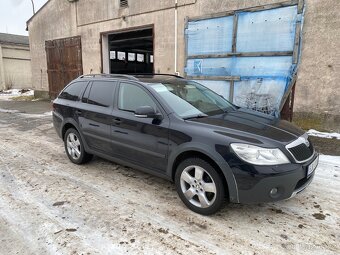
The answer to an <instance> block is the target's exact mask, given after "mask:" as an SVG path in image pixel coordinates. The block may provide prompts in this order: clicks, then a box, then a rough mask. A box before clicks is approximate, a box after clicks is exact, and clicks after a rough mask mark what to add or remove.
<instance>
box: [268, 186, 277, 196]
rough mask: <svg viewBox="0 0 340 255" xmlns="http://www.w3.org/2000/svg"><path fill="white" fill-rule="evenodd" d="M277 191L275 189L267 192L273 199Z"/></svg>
mask: <svg viewBox="0 0 340 255" xmlns="http://www.w3.org/2000/svg"><path fill="white" fill-rule="evenodd" d="M277 192H278V189H277V188H272V189H271V190H270V192H269V194H270V196H271V197H275V196H276V195H277Z"/></svg>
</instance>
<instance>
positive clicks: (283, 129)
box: [191, 108, 304, 143]
mask: <svg viewBox="0 0 340 255" xmlns="http://www.w3.org/2000/svg"><path fill="white" fill-rule="evenodd" d="M191 121H194V122H198V123H202V124H208V125H213V126H218V127H222V128H227V129H233V130H235V131H239V132H242V133H244V132H246V133H248V134H249V136H250V137H251V135H257V136H262V137H265V138H269V139H273V140H276V141H280V142H284V143H289V142H291V141H293V140H296V139H297V138H298V137H299V136H301V135H303V134H304V131H303V130H301V129H300V128H298V127H296V126H295V125H293V124H291V123H290V122H288V121H284V120H280V119H278V118H275V117H273V116H270V115H267V114H263V113H258V112H255V111H251V110H247V109H242V108H240V109H237V110H235V111H231V112H227V113H224V114H219V115H214V116H208V117H204V118H196V119H192V120H191ZM220 132H221V131H219V133H220ZM222 132H223V131H222ZM243 136H244V135H243Z"/></svg>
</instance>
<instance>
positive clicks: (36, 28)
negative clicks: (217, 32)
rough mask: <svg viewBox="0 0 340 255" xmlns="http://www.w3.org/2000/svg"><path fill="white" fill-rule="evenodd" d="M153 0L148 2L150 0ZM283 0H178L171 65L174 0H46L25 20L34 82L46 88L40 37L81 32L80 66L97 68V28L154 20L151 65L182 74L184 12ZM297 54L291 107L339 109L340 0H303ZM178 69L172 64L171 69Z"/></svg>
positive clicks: (87, 70) (208, 11) (338, 111)
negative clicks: (122, 4)
mask: <svg viewBox="0 0 340 255" xmlns="http://www.w3.org/2000/svg"><path fill="white" fill-rule="evenodd" d="M151 2H152V4H151ZM277 2H282V0H228V1H221V0H178V6H179V7H178V54H177V57H178V63H177V68H175V64H174V63H175V57H174V52H175V39H174V35H175V27H174V24H175V21H174V17H175V10H174V8H173V7H174V6H175V0H159V1H148V0H130V1H129V8H124V9H120V8H119V6H118V5H119V1H118V0H102V1H96V0H88V1H79V2H76V3H69V2H68V1H66V0H50V1H49V2H48V3H47V5H46V6H45V7H44V8H43V9H42V10H41V11H40V12H39V13H38V14H37V15H36V16H35V17H33V19H32V20H31V21H29V22H28V28H29V34H30V44H31V54H32V66H33V68H32V72H33V77H40V78H34V79H33V87H34V88H35V89H41V90H45V91H47V90H48V83H47V73H46V54H45V47H44V44H45V41H46V40H51V39H57V38H65V37H70V36H75V35H80V36H81V38H82V54H83V71H84V73H85V74H86V73H90V72H93V73H97V72H100V71H101V66H102V63H101V49H100V47H101V44H100V33H101V32H107V31H112V30H121V29H128V28H134V27H139V26H146V25H151V24H153V25H154V34H155V40H154V46H155V52H154V56H155V58H154V66H155V71H156V72H163V73H174V72H175V71H179V72H180V73H181V74H183V70H184V65H185V59H184V56H185V43H184V26H185V22H184V21H185V18H186V17H187V16H188V17H195V16H201V15H205V14H213V13H217V12H223V11H230V10H237V9H243V8H248V7H253V6H258V5H265V4H271V3H277ZM305 2H306V13H305V26H304V33H303V36H304V37H303V45H302V59H301V66H300V70H299V74H298V80H297V88H296V98H295V111H297V112H304V111H306V112H316V113H322V112H324V111H331V112H332V113H333V114H340V100H338V98H339V97H340V90H339V89H338V84H340V75H339V68H340V64H339V60H340V56H339V54H340V53H339V52H340V48H339V47H336V45H337V43H338V42H339V41H340V38H339V37H340V31H339V29H340V15H338V13H337V10H339V8H340V1H334V0H322V1H321V0H305ZM175 69H177V70H175Z"/></svg>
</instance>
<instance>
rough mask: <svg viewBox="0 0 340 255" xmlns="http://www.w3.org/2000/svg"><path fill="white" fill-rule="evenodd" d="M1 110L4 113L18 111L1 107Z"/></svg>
mask: <svg viewBox="0 0 340 255" xmlns="http://www.w3.org/2000/svg"><path fill="white" fill-rule="evenodd" d="M0 112H4V113H18V112H19V111H18V110H8V109H2V108H0Z"/></svg>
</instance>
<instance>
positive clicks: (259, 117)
mask: <svg viewBox="0 0 340 255" xmlns="http://www.w3.org/2000/svg"><path fill="white" fill-rule="evenodd" d="M86 79H87V78H82V80H86ZM98 79H100V78H98ZM105 79H106V80H111V81H114V82H117V84H116V85H115V86H116V88H115V93H114V95H115V96H114V97H115V100H113V101H114V104H112V105H111V106H110V107H109V108H103V107H100V106H93V105H88V104H85V103H83V102H81V95H82V94H83V93H84V91H85V88H84V89H83V91H82V92H81V95H80V98H79V100H78V101H76V102H70V101H68V100H65V99H58V98H57V99H56V100H55V101H54V111H53V122H54V126H55V128H56V130H57V132H58V134H59V136H60V137H61V138H63V134H64V133H65V129H66V128H67V127H68V126H69V125H73V126H74V127H75V128H76V129H77V130H78V131H79V133H80V135H81V137H82V140H83V141H84V146H85V150H86V151H87V152H88V153H91V154H95V155H97V156H100V157H103V158H106V159H109V160H112V161H115V162H117V163H120V164H123V165H127V166H130V167H133V168H137V169H140V170H143V171H146V172H148V173H151V174H153V175H156V176H159V177H162V178H166V179H168V180H173V176H174V171H175V169H174V166H175V165H176V159H177V158H178V157H179V156H180V155H181V154H182V153H186V152H197V153H201V154H204V155H205V156H206V157H209V158H210V159H211V160H213V161H214V162H215V163H216V164H217V166H218V167H219V168H220V170H221V171H222V173H223V175H224V178H225V181H226V183H227V186H228V195H229V200H230V201H231V202H236V203H239V202H240V203H255V202H268V201H276V200H281V199H285V198H288V197H290V196H291V195H292V193H293V192H294V190H295V188H296V186H297V183H298V182H299V181H300V180H303V179H304V178H306V177H305V175H306V167H307V166H308V165H309V164H310V163H311V162H312V161H313V160H314V159H315V158H316V157H317V155H316V154H315V155H314V157H313V158H312V159H310V160H309V161H307V162H305V163H304V164H297V163H291V164H285V165H275V166H257V165H251V164H248V163H246V162H244V161H243V160H241V159H239V158H238V157H237V156H236V155H235V153H234V152H233V151H232V150H231V148H230V146H229V145H230V144H231V143H237V142H238V143H248V144H253V145H258V146H262V147H267V148H280V149H281V150H282V151H283V152H284V153H285V155H286V156H287V157H288V158H289V159H290V161H291V162H294V159H293V157H292V156H291V155H290V153H288V151H287V150H286V149H285V146H286V145H287V144H288V143H290V142H292V141H294V140H296V139H297V138H298V137H299V136H301V135H302V134H304V132H303V131H302V130H301V129H299V128H297V127H295V126H294V125H292V124H291V123H289V122H286V121H282V120H279V119H277V118H274V117H271V116H268V115H264V114H261V113H256V112H253V111H249V110H244V109H241V108H235V110H232V111H229V112H226V113H224V114H220V115H215V116H210V117H209V116H208V117H205V118H193V119H190V120H183V119H182V118H180V117H179V116H177V115H176V114H175V113H173V112H172V110H171V107H170V106H168V105H167V103H166V102H163V100H162V98H161V97H160V96H159V95H158V94H157V93H156V92H155V91H154V90H153V89H152V88H151V87H150V86H148V85H147V84H145V83H143V80H141V81H142V82H137V81H127V80H124V83H126V82H131V83H133V84H136V85H138V86H140V87H142V88H143V89H144V90H145V91H147V93H148V94H149V95H151V96H152V97H153V98H154V100H155V102H156V104H157V106H158V110H159V112H160V113H161V114H162V120H156V119H150V118H138V117H135V116H134V113H132V112H126V111H120V110H119V109H118V106H117V101H118V100H117V97H118V93H117V92H118V89H119V86H120V84H119V79H108V78H105ZM171 79H172V80H175V79H179V78H171ZM94 80H96V78H90V79H89V83H91V82H92V81H94ZM145 81H146V82H151V83H152V82H153V80H152V79H148V80H145ZM154 82H159V80H155V81H154ZM313 175H314V173H313ZM313 175H312V176H311V177H309V178H313ZM275 185H277V186H278V187H279V188H280V189H282V190H280V192H281V191H282V192H281V195H280V196H279V197H277V198H273V197H270V196H269V191H270V189H271V188H272V187H275Z"/></svg>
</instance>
